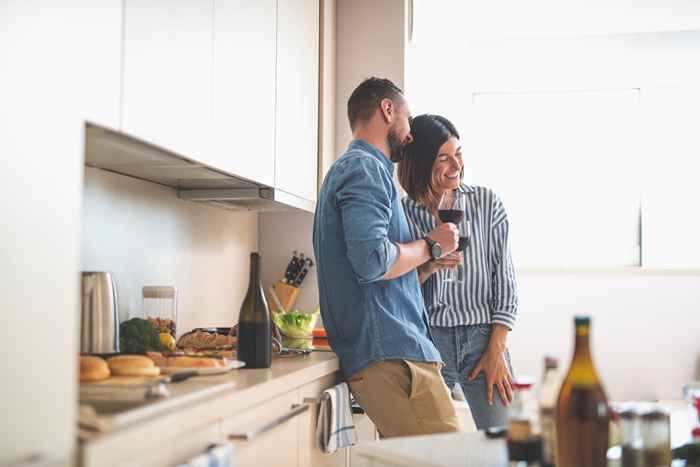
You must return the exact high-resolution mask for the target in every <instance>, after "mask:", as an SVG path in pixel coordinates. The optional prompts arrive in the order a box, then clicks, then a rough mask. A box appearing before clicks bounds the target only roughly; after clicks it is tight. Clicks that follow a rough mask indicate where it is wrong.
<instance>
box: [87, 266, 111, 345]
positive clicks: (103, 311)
mask: <svg viewBox="0 0 700 467" xmlns="http://www.w3.org/2000/svg"><path fill="white" fill-rule="evenodd" d="M80 352H82V353H98V354H106V353H116V352H119V309H118V307H117V286H116V284H115V282H114V278H113V277H112V274H111V273H109V272H100V271H83V277H82V281H81V312H80Z"/></svg>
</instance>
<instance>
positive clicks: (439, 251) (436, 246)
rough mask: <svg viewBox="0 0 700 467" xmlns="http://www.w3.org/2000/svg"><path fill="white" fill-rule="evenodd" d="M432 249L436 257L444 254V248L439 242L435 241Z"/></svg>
mask: <svg viewBox="0 0 700 467" xmlns="http://www.w3.org/2000/svg"><path fill="white" fill-rule="evenodd" d="M431 250H432V251H431V253H432V256H433V258H434V259H438V258H439V257H440V256H442V248H440V245H439V244H438V243H434V244H433V247H432V248H431Z"/></svg>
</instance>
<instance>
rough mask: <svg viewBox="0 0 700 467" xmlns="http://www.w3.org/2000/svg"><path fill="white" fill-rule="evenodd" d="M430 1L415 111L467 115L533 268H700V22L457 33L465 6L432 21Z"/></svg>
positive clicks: (415, 68)
mask: <svg viewBox="0 0 700 467" xmlns="http://www.w3.org/2000/svg"><path fill="white" fill-rule="evenodd" d="M465 4H467V5H471V3H470V2H465ZM427 9H428V6H427V5H426V4H425V3H424V2H417V3H416V10H415V15H417V17H416V18H415V27H416V28H417V30H416V34H415V35H414V41H413V42H412V43H411V45H410V47H409V50H408V53H407V62H406V63H407V64H406V85H405V87H406V93H407V95H408V96H409V99H410V101H411V104H412V107H413V109H412V111H413V114H414V115H418V114H421V113H438V114H442V115H444V116H446V117H447V118H449V119H450V120H452V121H453V123H455V125H456V126H457V129H458V130H459V131H460V134H461V135H462V145H463V147H464V149H465V151H464V155H465V164H466V165H465V168H466V176H467V180H466V181H467V183H473V184H477V185H485V186H488V187H490V188H492V189H494V191H495V192H496V193H497V194H499V196H501V198H502V199H503V201H504V204H505V206H506V209H507V210H508V213H509V217H510V219H511V225H512V235H513V237H512V239H513V244H512V246H513V254H514V257H515V260H516V261H517V264H518V265H519V266H520V267H525V268H528V267H534V268H540V267H547V268H615V267H627V266H645V267H658V268H698V267H700V247H696V246H695V242H696V241H698V240H700V220H698V218H700V215H695V213H694V212H693V208H694V207H695V204H696V203H697V202H698V201H700V196H699V195H700V189H698V188H696V185H698V183H697V182H696V181H695V180H694V179H695V178H696V176H698V175H697V174H698V173H699V171H698V168H700V164H699V163H698V162H697V161H699V160H700V132H698V131H697V130H696V128H697V126H698V125H700V116H699V115H700V91H699V90H698V89H697V85H696V83H700V79H699V78H700V32H674V31H669V32H663V33H658V32H657V33H638V32H635V33H629V29H630V28H631V27H626V28H621V30H624V31H625V34H609V33H606V34H595V35H592V34H578V35H575V36H572V35H568V36H562V35H557V34H550V35H545V36H535V35H530V36H527V37H517V38H509V37H507V34H502V35H500V36H499V35H492V36H491V37H486V38H483V39H482V38H479V37H467V36H466V35H465V36H462V37H460V36H458V35H455V34H452V33H450V32H449V31H450V30H451V28H450V27H449V24H450V23H449V22H450V21H458V19H457V20H455V19H454V17H455V16H457V13H455V14H454V15H444V16H445V18H446V17H448V16H449V18H447V19H445V18H443V19H444V20H443V21H436V20H435V17H433V18H432V21H423V22H421V17H420V16H419V15H420V14H421V11H422V10H423V11H425V10H427ZM430 11H431V14H434V13H435V11H437V10H436V9H431V10H430ZM442 11H443V12H444V11H445V10H442ZM471 13H472V15H471V16H470V20H469V22H470V23H475V22H478V11H477V12H476V13H475V12H474V11H471ZM667 13H668V15H667V16H666V19H667V20H668V22H671V19H673V18H672V17H671V14H670V13H669V12H667ZM461 14H465V13H464V11H462V12H461ZM425 17H430V15H429V14H427V13H426V15H425ZM660 17H663V15H661V16H660ZM669 18H671V19H669ZM684 18H685V19H687V17H684ZM424 19H425V18H424ZM491 19H493V17H491ZM685 19H684V20H685ZM446 22H447V23H446ZM591 25H593V23H586V24H585V25H584V26H585V27H581V28H579V29H583V30H585V29H586V28H593V26H591ZM627 26H629V25H627ZM635 27H636V23H635ZM601 28H602V26H601ZM606 28H607V29H611V28H612V26H611V25H610V24H607V25H606V26H605V28H603V29H606ZM631 29H634V28H631ZM584 32H585V31H584ZM495 36H499V37H495Z"/></svg>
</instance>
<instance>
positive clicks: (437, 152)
mask: <svg viewBox="0 0 700 467" xmlns="http://www.w3.org/2000/svg"><path fill="white" fill-rule="evenodd" d="M411 135H412V136H413V142H412V143H411V144H409V145H408V146H407V148H406V152H405V154H404V157H403V159H402V160H401V162H399V166H398V177H399V182H400V183H401V185H402V186H403V188H404V190H406V193H407V194H408V196H407V197H405V198H404V199H403V203H404V211H405V212H406V217H407V218H408V219H409V226H410V227H411V230H412V234H413V235H414V238H416V239H418V238H423V237H424V236H425V235H426V234H427V233H428V232H430V231H431V230H433V228H434V227H435V225H436V223H437V222H439V220H437V207H438V203H439V201H440V197H441V196H442V194H443V193H444V192H446V191H448V190H460V191H462V192H464V193H465V196H466V203H465V204H466V209H465V211H466V212H465V216H464V220H463V221H462V225H461V226H458V227H459V228H460V229H464V228H469V229H470V232H469V236H470V241H469V245H468V246H467V248H466V250H465V251H464V252H463V263H464V264H463V279H462V280H461V281H451V282H447V281H445V280H444V279H445V276H446V273H447V272H448V269H449V268H456V267H457V265H458V264H460V263H461V262H462V257H461V256H459V255H454V256H456V257H457V258H454V257H453V258H451V257H450V256H449V255H448V256H447V257H444V258H441V259H439V260H436V261H429V262H428V263H425V264H424V265H422V266H421V267H419V268H418V272H419V278H420V281H421V284H422V287H423V299H424V300H425V305H426V309H427V311H428V321H429V324H430V332H431V334H432V336H433V340H434V341H435V345H436V346H437V348H438V350H439V351H440V354H441V355H442V358H443V361H444V362H445V366H444V368H443V369H442V374H443V377H444V378H445V382H446V383H447V386H448V387H450V388H452V387H453V386H454V385H455V383H459V385H460V386H461V388H462V391H463V392H464V395H465V397H466V400H467V402H468V403H469V407H470V409H471V412H472V416H473V417H474V422H475V423H476V427H477V428H478V429H480V430H481V429H485V428H489V427H493V426H502V425H505V424H506V421H507V416H506V406H507V405H508V404H509V403H510V401H511V400H512V390H511V375H512V369H511V366H510V357H509V355H508V350H507V348H506V338H507V334H508V331H510V330H511V329H512V327H513V325H514V323H515V315H516V311H517V303H518V302H517V290H516V282H515V271H514V268H513V263H512V260H511V256H510V248H509V242H508V218H507V217H506V212H505V210H504V208H503V205H502V204H501V201H500V199H499V198H498V197H497V196H496V195H495V194H494V193H493V192H492V191H491V190H489V189H487V188H483V187H478V186H469V185H465V184H463V183H462V176H463V166H464V165H463V162H462V149H461V146H460V142H459V134H458V133H457V130H456V129H455V127H454V125H452V123H450V121H449V120H447V119H446V118H444V117H440V116H437V115H420V116H418V117H416V118H414V119H413V123H412V124H411ZM467 226H468V227H467Z"/></svg>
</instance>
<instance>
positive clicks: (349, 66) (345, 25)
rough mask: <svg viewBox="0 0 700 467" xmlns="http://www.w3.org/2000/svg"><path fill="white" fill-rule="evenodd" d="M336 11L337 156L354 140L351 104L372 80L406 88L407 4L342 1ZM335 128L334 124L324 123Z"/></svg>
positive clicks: (388, 0)
mask: <svg viewBox="0 0 700 467" xmlns="http://www.w3.org/2000/svg"><path fill="white" fill-rule="evenodd" d="M336 8H337V10H336V15H337V16H336V27H337V36H336V40H337V42H336V77H337V81H336V113H335V115H336V117H335V131H336V135H335V136H336V146H335V148H336V153H337V154H341V153H342V152H343V151H345V149H346V148H347V146H348V143H349V142H350V140H351V137H352V136H351V133H350V126H349V124H348V116H347V102H348V98H349V97H350V94H351V93H352V91H353V90H354V89H355V88H356V87H357V85H358V84H360V82H362V81H363V80H364V79H366V78H369V77H371V76H376V77H379V78H388V79H390V80H392V81H393V82H394V84H396V85H397V86H399V87H401V88H402V87H403V85H404V57H405V50H406V20H405V18H406V8H407V7H406V0H382V1H381V2H377V1H375V0H338V2H337V7H336ZM324 123H326V124H332V123H331V122H324Z"/></svg>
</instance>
